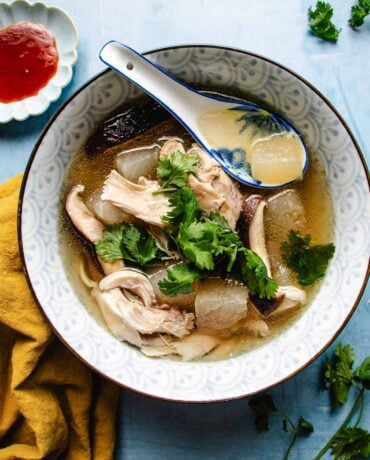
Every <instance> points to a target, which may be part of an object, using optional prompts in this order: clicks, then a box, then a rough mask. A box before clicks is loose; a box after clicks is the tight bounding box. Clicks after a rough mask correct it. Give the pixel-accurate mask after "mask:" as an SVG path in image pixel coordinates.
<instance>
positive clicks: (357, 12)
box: [348, 0, 370, 27]
mask: <svg viewBox="0 0 370 460" xmlns="http://www.w3.org/2000/svg"><path fill="white" fill-rule="evenodd" d="M369 14H370V0H358V2H357V4H356V5H353V6H352V8H351V17H350V18H349V20H348V24H349V25H350V26H351V27H360V26H362V24H363V23H364V21H365V18H366V16H368V15H369Z"/></svg>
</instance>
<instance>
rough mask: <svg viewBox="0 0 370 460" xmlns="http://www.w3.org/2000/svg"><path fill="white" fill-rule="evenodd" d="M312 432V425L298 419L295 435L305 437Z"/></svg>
mask: <svg viewBox="0 0 370 460" xmlns="http://www.w3.org/2000/svg"><path fill="white" fill-rule="evenodd" d="M313 431H314V429H313V425H312V423H310V422H309V421H308V420H306V419H305V418H303V417H300V418H299V420H298V424H297V434H300V435H301V434H303V435H307V434H311V433H313Z"/></svg>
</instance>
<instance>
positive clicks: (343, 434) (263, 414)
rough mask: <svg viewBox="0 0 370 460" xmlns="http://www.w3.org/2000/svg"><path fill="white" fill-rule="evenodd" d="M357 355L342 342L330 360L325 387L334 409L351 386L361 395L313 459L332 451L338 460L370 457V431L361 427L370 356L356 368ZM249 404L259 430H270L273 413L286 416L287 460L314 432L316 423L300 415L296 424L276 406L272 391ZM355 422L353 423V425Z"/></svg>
mask: <svg viewBox="0 0 370 460" xmlns="http://www.w3.org/2000/svg"><path fill="white" fill-rule="evenodd" d="M355 358H356V355H355V352H354V350H353V348H352V347H351V346H350V345H344V346H343V345H342V344H341V343H339V344H338V345H337V348H336V350H335V355H334V357H333V358H332V359H331V360H330V359H328V360H327V363H326V367H325V370H324V374H323V379H324V384H325V388H326V389H327V390H329V391H330V392H331V396H332V404H333V408H334V409H335V408H337V407H338V406H339V405H343V404H345V403H346V401H347V399H348V394H349V391H350V389H351V388H353V389H355V390H356V391H357V397H356V398H355V400H354V402H353V404H352V407H351V409H350V411H349V412H348V414H347V416H346V417H345V419H344V421H343V422H342V424H341V425H340V427H339V428H338V430H337V431H336V432H335V433H334V435H333V436H332V437H331V438H330V439H329V441H328V442H327V443H326V444H325V446H324V447H323V448H322V449H321V450H320V452H319V453H318V454H316V455H315V457H314V458H313V460H319V459H321V458H322V457H323V456H324V455H325V454H326V453H327V452H328V451H329V450H330V452H331V455H332V456H333V457H334V459H335V460H352V459H355V458H360V457H361V458H369V457H370V432H369V431H368V430H366V429H363V428H361V427H360V426H359V424H360V422H361V418H362V415H363V412H364V405H365V403H364V393H365V391H366V390H370V356H369V357H367V358H365V359H364V361H363V362H362V363H361V365H360V366H359V367H358V368H357V369H355V370H353V364H354V361H355ZM249 406H250V408H251V409H252V410H253V412H254V414H255V419H254V423H255V426H256V429H257V431H258V432H262V431H267V430H268V429H269V417H270V416H272V415H274V414H276V415H280V416H282V417H283V429H284V431H286V432H288V433H290V434H291V441H290V443H289V446H288V448H287V450H286V452H285V454H284V456H283V459H284V460H287V459H288V458H289V454H290V452H291V450H292V448H293V446H294V444H295V442H296V441H297V439H298V437H299V436H302V435H308V434H310V433H312V432H313V431H314V429H313V426H312V424H311V423H310V422H308V421H307V420H305V419H304V418H303V417H299V419H298V422H297V423H296V424H295V423H294V422H293V421H292V419H291V418H290V417H289V416H288V415H287V414H286V412H285V411H283V410H282V409H280V408H279V407H277V406H276V404H275V403H274V401H273V399H272V397H271V396H270V395H268V394H264V395H261V396H256V397H254V398H252V399H251V400H250V401H249ZM353 419H354V420H355V421H354V422H353V421H352V420H353ZM351 422H352V426H349V425H350V423H351Z"/></svg>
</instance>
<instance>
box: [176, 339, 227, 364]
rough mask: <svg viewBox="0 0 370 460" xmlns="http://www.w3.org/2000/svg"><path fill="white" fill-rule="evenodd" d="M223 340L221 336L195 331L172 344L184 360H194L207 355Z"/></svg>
mask: <svg viewBox="0 0 370 460" xmlns="http://www.w3.org/2000/svg"><path fill="white" fill-rule="evenodd" d="M221 342H222V339H221V338H220V337H216V336H214V335H209V334H203V333H201V332H193V333H192V334H191V335H189V336H187V337H185V338H183V339H182V340H178V341H174V342H173V343H172V344H171V345H172V347H173V349H174V350H175V352H176V354H178V355H180V356H181V358H182V359H183V361H192V360H194V359H199V358H201V357H202V356H204V355H206V354H207V353H209V352H210V351H211V350H213V349H214V348H216V347H217V346H218V345H220V343H221Z"/></svg>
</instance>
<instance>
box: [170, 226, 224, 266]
mask: <svg viewBox="0 0 370 460" xmlns="http://www.w3.org/2000/svg"><path fill="white" fill-rule="evenodd" d="M178 242H179V246H180V248H181V252H182V253H183V254H184V256H185V257H186V258H187V259H188V260H190V262H192V263H193V264H194V265H195V266H196V267H198V268H200V269H201V270H203V269H204V270H212V269H213V268H214V260H213V252H214V249H215V248H216V247H217V238H216V229H215V228H214V227H213V226H212V225H211V224H207V223H205V222H192V223H191V224H189V225H187V224H181V225H180V231H179V235H178Z"/></svg>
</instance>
